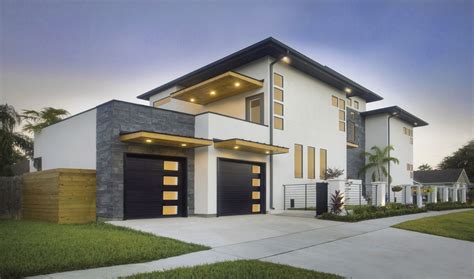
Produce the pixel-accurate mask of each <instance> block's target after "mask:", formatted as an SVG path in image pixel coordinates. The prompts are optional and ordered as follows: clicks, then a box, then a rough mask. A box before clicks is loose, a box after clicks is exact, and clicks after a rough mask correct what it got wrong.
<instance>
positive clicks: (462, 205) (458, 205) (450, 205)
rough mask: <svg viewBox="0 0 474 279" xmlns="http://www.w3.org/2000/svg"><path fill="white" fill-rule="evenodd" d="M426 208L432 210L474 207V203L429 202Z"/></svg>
mask: <svg viewBox="0 0 474 279" xmlns="http://www.w3.org/2000/svg"><path fill="white" fill-rule="evenodd" d="M425 207H426V209H428V210H430V211H442V210H450V209H462V208H474V206H473V205H472V204H467V203H461V202H439V203H427V204H426V205H425Z"/></svg>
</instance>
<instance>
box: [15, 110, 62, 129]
mask: <svg viewBox="0 0 474 279" xmlns="http://www.w3.org/2000/svg"><path fill="white" fill-rule="evenodd" d="M68 115H69V112H68V111H67V110H64V109H56V108H52V107H47V108H43V109H42V110H40V111H36V110H23V115H22V117H23V118H24V119H25V120H26V122H27V123H26V124H25V126H24V127H23V131H25V132H31V133H37V132H40V131H41V130H42V129H43V128H45V127H47V126H49V125H52V124H54V123H57V122H59V121H61V120H62V119H63V118H64V117H66V116H68Z"/></svg>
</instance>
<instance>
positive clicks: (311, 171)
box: [308, 146, 316, 179]
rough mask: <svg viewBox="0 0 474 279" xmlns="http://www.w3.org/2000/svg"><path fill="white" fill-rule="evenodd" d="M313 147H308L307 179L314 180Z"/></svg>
mask: <svg viewBox="0 0 474 279" xmlns="http://www.w3.org/2000/svg"><path fill="white" fill-rule="evenodd" d="M314 150H315V149H314V147H312V146H308V178H309V179H315V178H316V175H315V168H314V162H315V158H314V157H315V151H314Z"/></svg>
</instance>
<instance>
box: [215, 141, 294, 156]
mask: <svg viewBox="0 0 474 279" xmlns="http://www.w3.org/2000/svg"><path fill="white" fill-rule="evenodd" d="M214 147H216V148H224V149H233V150H239V151H247V152H253V153H260V154H267V155H270V154H282V153H288V152H289V149H288V148H286V147H281V146H276V145H270V144H266V143H258V142H253V141H246V140H241V139H229V140H223V141H218V142H215V143H214ZM236 147H238V148H237V149H236Z"/></svg>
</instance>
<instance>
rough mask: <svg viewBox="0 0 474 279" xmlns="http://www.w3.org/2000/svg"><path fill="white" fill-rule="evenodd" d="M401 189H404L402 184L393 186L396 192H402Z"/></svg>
mask: <svg viewBox="0 0 474 279" xmlns="http://www.w3.org/2000/svg"><path fill="white" fill-rule="evenodd" d="M401 190H403V187H402V186H393V187H392V191H394V192H400V191H401Z"/></svg>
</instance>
